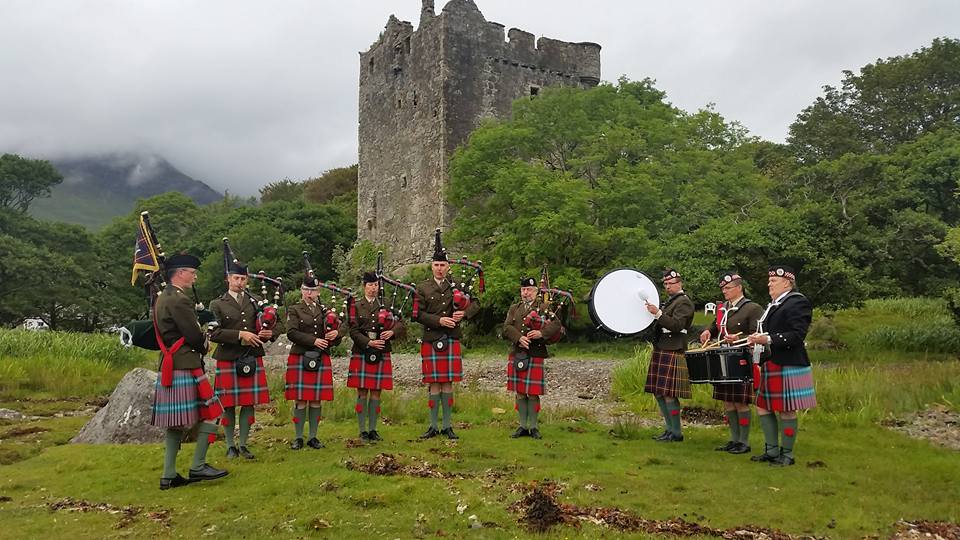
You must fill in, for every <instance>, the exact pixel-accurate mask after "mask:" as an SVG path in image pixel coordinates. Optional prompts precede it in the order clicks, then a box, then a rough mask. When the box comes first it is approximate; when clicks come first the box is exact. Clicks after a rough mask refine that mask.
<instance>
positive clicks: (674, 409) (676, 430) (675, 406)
mask: <svg viewBox="0 0 960 540" xmlns="http://www.w3.org/2000/svg"><path fill="white" fill-rule="evenodd" d="M667 412H668V413H669V414H670V431H672V432H673V434H674V435H680V434H681V433H682V432H681V430H680V400H678V399H676V398H674V399H671V400H670V401H668V402H667Z"/></svg>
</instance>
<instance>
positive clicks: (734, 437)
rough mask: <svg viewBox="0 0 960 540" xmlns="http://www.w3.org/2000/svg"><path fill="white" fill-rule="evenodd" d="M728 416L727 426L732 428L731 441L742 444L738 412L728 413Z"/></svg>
mask: <svg viewBox="0 0 960 540" xmlns="http://www.w3.org/2000/svg"><path fill="white" fill-rule="evenodd" d="M726 416H727V426H728V427H729V428H730V440H731V441H733V442H740V417H739V416H738V415H737V410H736V409H734V410H732V411H727V412H726Z"/></svg>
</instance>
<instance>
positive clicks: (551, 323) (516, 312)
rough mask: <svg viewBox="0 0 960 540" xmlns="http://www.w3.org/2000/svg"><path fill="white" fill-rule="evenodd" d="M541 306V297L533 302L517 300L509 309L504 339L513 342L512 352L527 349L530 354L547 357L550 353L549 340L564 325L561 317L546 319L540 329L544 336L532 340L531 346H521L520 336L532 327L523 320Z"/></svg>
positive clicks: (504, 322) (505, 321) (504, 327)
mask: <svg viewBox="0 0 960 540" xmlns="http://www.w3.org/2000/svg"><path fill="white" fill-rule="evenodd" d="M540 306H541V302H540V299H539V298H537V299H535V300H534V301H533V302H532V303H530V304H526V303H524V302H523V301H520V302H517V303H516V304H513V305H512V306H510V309H509V310H507V318H506V320H504V321H503V334H502V335H503V339H505V340H507V341H509V342H511V343H513V348H512V352H517V351H521V350H526V351H527V352H529V353H530V356H532V357H535V358H547V357H548V356H549V353H547V343H546V342H547V340H549V339H550V338H552V337H553V336H555V335H556V334H557V332H560V331H561V329H562V325H561V324H560V319H557V318H556V317H554V318H552V319H550V320H548V321H546V324H544V325H543V328H541V329H540V333H541V334H543V337H542V338H540V339H532V340H530V348H529V349H523V348H522V347H520V343H519V342H520V338H521V337H522V336H524V335H526V334H527V332H529V331H530V328H527V327H526V326H524V324H523V320H524V319H525V318H526V316H527V314H529V313H530V312H531V311H533V310H535V309H539V308H540ZM540 315H541V317H542V316H544V313H543V311H541V312H540Z"/></svg>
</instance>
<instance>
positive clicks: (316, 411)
mask: <svg viewBox="0 0 960 540" xmlns="http://www.w3.org/2000/svg"><path fill="white" fill-rule="evenodd" d="M309 409H310V410H309V413H308V414H309V418H310V438H311V439H313V438H315V437H316V436H317V424H319V423H320V405H317V406H316V407H314V406H312V405H311V406H310V407H309Z"/></svg>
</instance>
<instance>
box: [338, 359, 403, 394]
mask: <svg viewBox="0 0 960 540" xmlns="http://www.w3.org/2000/svg"><path fill="white" fill-rule="evenodd" d="M382 354H383V358H382V359H381V360H380V361H379V362H377V363H376V364H371V363H369V362H366V361H365V360H364V358H365V357H366V354H365V353H353V354H351V355H350V366H349V367H348V368H347V387H348V388H366V389H368V390H393V365H392V364H391V363H390V353H389V352H384V353H382Z"/></svg>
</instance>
